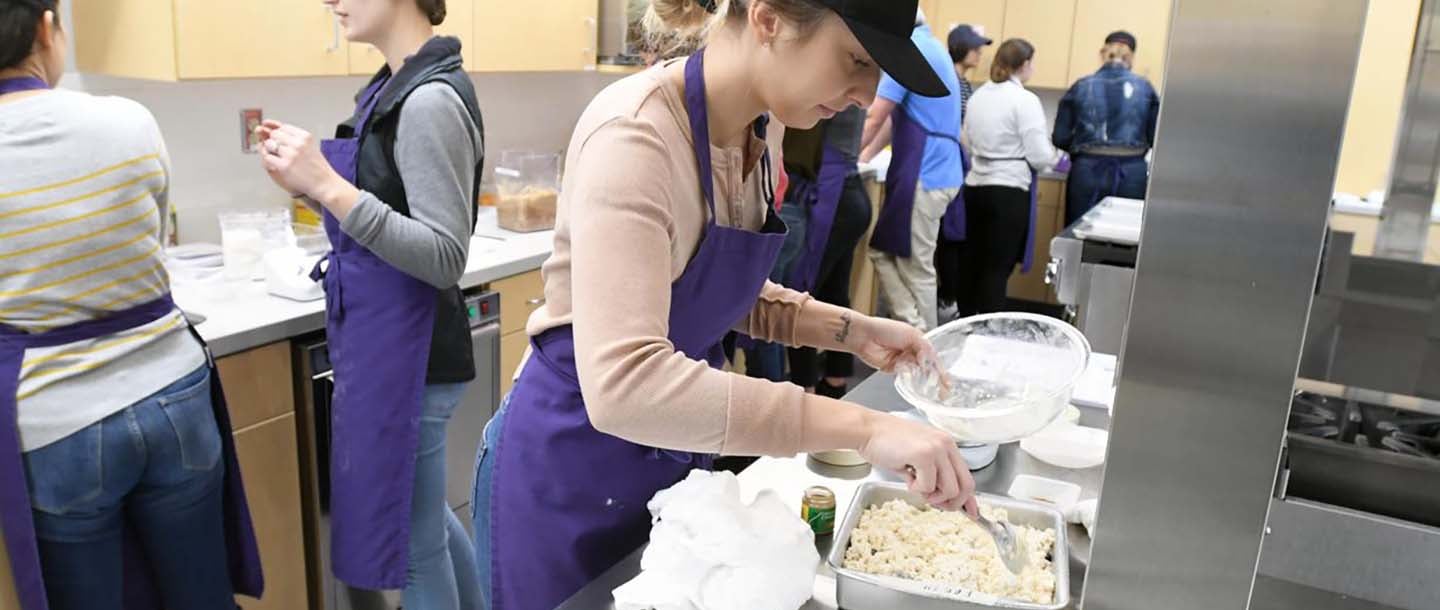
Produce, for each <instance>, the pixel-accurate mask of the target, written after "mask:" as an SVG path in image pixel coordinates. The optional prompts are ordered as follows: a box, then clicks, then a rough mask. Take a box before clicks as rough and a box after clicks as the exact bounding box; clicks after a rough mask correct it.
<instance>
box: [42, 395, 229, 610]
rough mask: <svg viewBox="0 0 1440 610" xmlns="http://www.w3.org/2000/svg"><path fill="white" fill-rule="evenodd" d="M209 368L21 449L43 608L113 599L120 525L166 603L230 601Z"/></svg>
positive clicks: (102, 607)
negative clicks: (45, 602)
mask: <svg viewBox="0 0 1440 610" xmlns="http://www.w3.org/2000/svg"><path fill="white" fill-rule="evenodd" d="M220 451H221V447H220V434H219V431H218V429H217V427H216V424H215V414H214V412H213V410H212V406H211V402H210V369H209V368H208V367H206V368H201V369H198V370H196V371H194V372H191V373H190V374H188V375H186V376H184V377H182V378H181V379H180V380H179V381H176V382H175V383H173V384H171V385H169V386H168V387H166V388H164V389H162V390H160V391H159V392H156V393H155V394H153V395H151V396H149V397H147V398H145V399H144V400H141V401H140V402H137V403H135V404H133V405H130V406H129V407H127V408H125V409H124V410H122V411H119V412H117V413H115V414H113V415H110V416H109V417H106V418H105V419H103V420H101V421H99V422H96V423H94V424H91V425H90V426H88V427H86V428H83V429H81V430H80V431H78V432H75V433H74V434H71V435H70V436H67V437H65V438H63V439H61V440H59V441H56V442H54V443H51V444H49V445H46V446H44V447H41V448H39V449H36V450H34V451H30V452H28V453H26V454H25V471H26V475H27V479H28V481H29V489H30V503H31V506H32V508H33V511H32V514H33V515H34V518H35V533H36V536H37V537H38V539H39V547H40V565H41V569H42V570H43V572H44V574H45V593H46V595H47V596H48V597H49V601H50V608H51V610H120V608H121V602H122V597H123V595H122V593H121V591H122V589H123V587H122V582H123V569H122V568H123V564H122V558H121V556H122V553H121V548H122V546H121V544H122V532H123V530H124V527H125V526H126V524H127V523H128V525H129V526H131V527H133V528H134V533H135V535H136V539H137V540H138V541H139V543H140V544H141V545H143V546H144V550H145V554H146V556H147V557H148V558H149V560H150V568H151V570H152V571H153V573H154V575H155V577H156V578H155V580H156V585H158V587H159V594H160V598H161V600H162V601H163V602H164V604H165V606H166V607H167V608H187V609H190V608H193V609H195V610H233V609H234V608H235V600H234V597H233V596H232V587H231V583H230V575H229V570H228V568H227V563H226V554H225V531H224V515H223V505H222V501H223V483H224V476H225V468H224V465H223V463H222V462H221V460H220Z"/></svg>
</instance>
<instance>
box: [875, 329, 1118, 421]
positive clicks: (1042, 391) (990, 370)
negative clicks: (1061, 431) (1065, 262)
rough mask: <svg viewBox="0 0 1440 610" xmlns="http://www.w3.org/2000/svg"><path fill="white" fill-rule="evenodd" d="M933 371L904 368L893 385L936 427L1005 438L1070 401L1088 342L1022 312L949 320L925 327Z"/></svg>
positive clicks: (1047, 417)
mask: <svg viewBox="0 0 1440 610" xmlns="http://www.w3.org/2000/svg"><path fill="white" fill-rule="evenodd" d="M925 336H926V338H928V339H930V341H931V343H933V344H934V345H935V350H936V351H937V352H938V353H939V356H940V363H939V366H940V368H941V369H942V370H944V371H945V375H946V378H947V380H948V382H949V383H948V385H949V388H948V389H945V388H944V387H942V384H941V382H940V379H939V376H937V375H935V374H933V373H931V372H929V371H922V370H920V369H915V368H909V369H904V370H902V371H901V372H900V374H899V375H897V376H896V378H895V389H896V390H897V391H899V393H900V396H901V397H903V398H904V399H905V400H906V401H907V402H909V403H910V404H912V405H914V406H915V408H916V409H919V410H920V412H921V413H924V414H925V417H926V418H927V419H929V420H930V423H932V424H934V425H935V426H936V427H938V428H940V429H941V430H945V431H946V432H949V433H950V434H951V435H952V436H954V437H955V438H956V440H960V441H965V442H971V443H1009V442H1014V441H1017V440H1020V439H1022V438H1025V437H1026V436H1029V435H1031V434H1034V433H1036V432H1039V431H1040V430H1041V429H1043V428H1044V427H1045V426H1047V425H1049V424H1050V422H1052V421H1054V420H1055V418H1056V417H1058V416H1059V415H1060V414H1061V413H1062V412H1064V410H1065V407H1066V406H1067V405H1068V404H1070V393H1071V391H1072V390H1073V389H1074V387H1075V383H1076V382H1077V381H1079V379H1080V376H1081V374H1082V373H1084V372H1085V365H1086V362H1087V361H1088V360H1089V358H1090V342H1089V341H1086V340H1085V336H1084V335H1082V334H1080V331H1078V330H1076V329H1075V327H1073V326H1071V325H1069V324H1066V323H1064V322H1061V321H1060V320H1057V319H1054V318H1050V317H1046V316H1040V315H1035V314H1028V313H993V314H983V315H978V316H971V317H968V318H963V319H960V320H956V321H954V322H951V323H949V324H946V325H944V326H941V327H940V328H937V329H935V330H933V331H930V332H929V333H927V334H926V335H925Z"/></svg>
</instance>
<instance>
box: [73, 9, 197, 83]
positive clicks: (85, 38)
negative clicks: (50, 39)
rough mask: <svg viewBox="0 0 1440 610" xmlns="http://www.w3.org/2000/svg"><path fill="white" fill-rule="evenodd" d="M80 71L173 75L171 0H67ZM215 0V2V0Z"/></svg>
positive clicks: (134, 75)
mask: <svg viewBox="0 0 1440 610" xmlns="http://www.w3.org/2000/svg"><path fill="white" fill-rule="evenodd" d="M70 3H71V19H72V27H73V29H74V32H73V33H72V36H73V37H74V38H75V65H76V67H78V68H79V69H80V71H81V72H90V73H95V74H109V75H111V76H124V77H129V78H148V79H152V80H175V79H176V78H178V76H179V75H178V73H177V72H176V69H175V10H174V4H173V3H172V0H70ZM217 4H218V3H217Z"/></svg>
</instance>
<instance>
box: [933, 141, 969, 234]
mask: <svg viewBox="0 0 1440 610" xmlns="http://www.w3.org/2000/svg"><path fill="white" fill-rule="evenodd" d="M969 173H970V155H969V154H968V153H966V152H965V149H964V148H963V147H962V148H961V149H960V178H961V179H962V180H963V179H964V178H965V176H966V175H967V174H969ZM940 236H941V237H944V238H945V239H946V240H949V241H965V187H964V186H963V185H962V186H961V187H960V192H959V193H956V194H955V200H954V201H951V202H950V205H949V206H947V207H946V208H945V216H944V217H942V218H941V219H940Z"/></svg>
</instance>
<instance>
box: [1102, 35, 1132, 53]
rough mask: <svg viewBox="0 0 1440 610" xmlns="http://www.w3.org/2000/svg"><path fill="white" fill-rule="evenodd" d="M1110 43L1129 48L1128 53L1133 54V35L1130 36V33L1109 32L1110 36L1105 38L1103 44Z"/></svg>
mask: <svg viewBox="0 0 1440 610" xmlns="http://www.w3.org/2000/svg"><path fill="white" fill-rule="evenodd" d="M1112 42H1118V43H1120V44H1123V45H1125V46H1127V47H1130V52H1131V53H1134V52H1135V35H1134V34H1131V33H1130V32H1126V31H1125V30H1115V31H1114V32H1110V35H1109V36H1106V37H1105V44H1110V43H1112Z"/></svg>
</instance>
